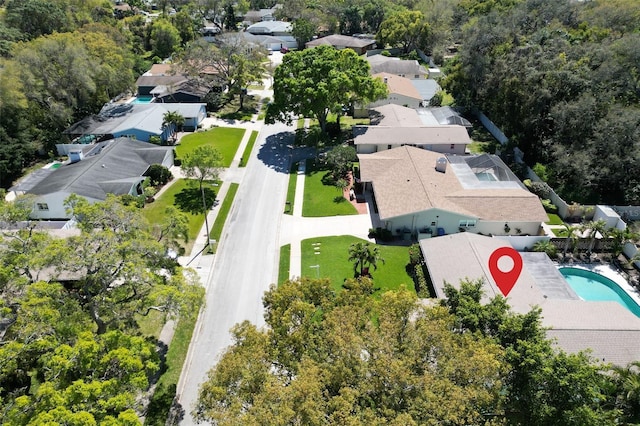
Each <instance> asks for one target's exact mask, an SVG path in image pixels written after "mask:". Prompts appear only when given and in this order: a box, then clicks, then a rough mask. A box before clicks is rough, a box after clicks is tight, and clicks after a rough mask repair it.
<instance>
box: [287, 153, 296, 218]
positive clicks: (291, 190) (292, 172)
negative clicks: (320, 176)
mask: <svg viewBox="0 0 640 426" xmlns="http://www.w3.org/2000/svg"><path fill="white" fill-rule="evenodd" d="M297 183H298V163H293V164H292V165H291V169H289V187H288V188H287V200H286V201H287V202H288V203H289V204H285V206H284V213H285V214H290V215H292V214H293V206H294V205H295V201H296V185H297Z"/></svg>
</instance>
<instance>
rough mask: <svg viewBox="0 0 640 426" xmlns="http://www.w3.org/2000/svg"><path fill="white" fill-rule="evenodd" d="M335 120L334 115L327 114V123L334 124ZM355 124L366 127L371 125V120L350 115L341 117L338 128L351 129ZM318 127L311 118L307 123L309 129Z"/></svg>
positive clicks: (316, 122)
mask: <svg viewBox="0 0 640 426" xmlns="http://www.w3.org/2000/svg"><path fill="white" fill-rule="evenodd" d="M336 118H337V116H336V115H335V114H329V115H328V116H327V123H335V122H336ZM356 124H361V125H366V126H368V125H369V124H371V120H370V119H369V117H363V118H353V117H351V116H350V115H343V116H341V117H340V128H341V129H350V128H351V127H353V126H354V125H356ZM318 126H320V124H319V123H318V120H316V119H315V118H312V119H311V120H310V121H309V127H310V128H311V127H318Z"/></svg>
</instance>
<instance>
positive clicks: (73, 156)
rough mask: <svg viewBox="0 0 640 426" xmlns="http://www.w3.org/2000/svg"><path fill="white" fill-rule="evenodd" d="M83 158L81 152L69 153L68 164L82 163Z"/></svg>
mask: <svg viewBox="0 0 640 426" xmlns="http://www.w3.org/2000/svg"><path fill="white" fill-rule="evenodd" d="M83 158H84V154H83V153H82V151H81V150H80V151H69V162H70V163H77V162H78V161H82V159H83Z"/></svg>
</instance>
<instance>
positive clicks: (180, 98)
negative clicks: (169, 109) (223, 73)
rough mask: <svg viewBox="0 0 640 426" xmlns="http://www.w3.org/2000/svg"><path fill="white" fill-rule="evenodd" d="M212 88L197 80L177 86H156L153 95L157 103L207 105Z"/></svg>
mask: <svg viewBox="0 0 640 426" xmlns="http://www.w3.org/2000/svg"><path fill="white" fill-rule="evenodd" d="M210 92H211V87H210V86H208V85H205V84H201V83H200V82H198V81H196V80H189V81H185V82H182V83H180V84H178V85H176V86H164V85H160V86H156V87H155V88H154V89H153V90H152V91H151V95H152V96H153V97H154V102H156V103H158V102H159V103H168V104H173V103H185V104H188V103H205V98H206V97H207V95H208V94H209V93H210Z"/></svg>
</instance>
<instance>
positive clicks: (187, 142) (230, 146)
mask: <svg viewBox="0 0 640 426" xmlns="http://www.w3.org/2000/svg"><path fill="white" fill-rule="evenodd" d="M244 132H245V130H244V129H239V128H237V127H214V128H213V129H210V130H207V131H206V132H196V133H192V134H189V135H186V136H184V137H183V138H182V139H181V140H180V144H179V145H177V146H176V154H177V156H178V158H184V156H185V155H186V154H188V153H190V152H192V151H193V150H194V149H196V148H197V147H199V146H201V145H211V146H213V147H215V148H216V149H217V150H218V151H220V154H221V155H222V166H223V167H229V166H230V165H231V161H232V160H233V157H234V156H235V155H236V151H237V150H238V146H239V145H240V141H241V140H242V136H243V135H244Z"/></svg>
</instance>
